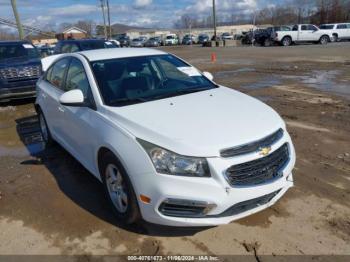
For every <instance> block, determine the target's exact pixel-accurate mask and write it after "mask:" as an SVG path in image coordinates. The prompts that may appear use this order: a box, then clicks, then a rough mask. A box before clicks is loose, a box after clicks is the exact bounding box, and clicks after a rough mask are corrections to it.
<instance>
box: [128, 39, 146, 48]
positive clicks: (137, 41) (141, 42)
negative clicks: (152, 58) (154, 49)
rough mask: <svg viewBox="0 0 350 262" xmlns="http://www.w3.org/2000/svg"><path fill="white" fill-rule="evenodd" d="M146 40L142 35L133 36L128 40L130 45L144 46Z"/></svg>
mask: <svg viewBox="0 0 350 262" xmlns="http://www.w3.org/2000/svg"><path fill="white" fill-rule="evenodd" d="M146 41H147V39H145V38H142V37H138V38H134V39H133V40H132V41H131V42H130V47H144V46H145V43H146Z"/></svg>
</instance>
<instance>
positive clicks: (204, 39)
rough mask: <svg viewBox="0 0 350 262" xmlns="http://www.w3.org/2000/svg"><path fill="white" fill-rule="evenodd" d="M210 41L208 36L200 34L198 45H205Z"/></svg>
mask: <svg viewBox="0 0 350 262" xmlns="http://www.w3.org/2000/svg"><path fill="white" fill-rule="evenodd" d="M209 41H210V37H209V36H208V35H207V34H200V35H199V36H198V44H200V45H203V44H205V43H207V42H209Z"/></svg>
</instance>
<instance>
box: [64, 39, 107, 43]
mask: <svg viewBox="0 0 350 262" xmlns="http://www.w3.org/2000/svg"><path fill="white" fill-rule="evenodd" d="M106 41H108V40H104V39H67V40H59V42H61V43H73V42H74V43H77V42H106Z"/></svg>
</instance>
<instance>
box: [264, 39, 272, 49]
mask: <svg viewBox="0 0 350 262" xmlns="http://www.w3.org/2000/svg"><path fill="white" fill-rule="evenodd" d="M271 45H272V43H271V40H270V39H268V38H266V39H265V41H264V46H265V47H270V46H271Z"/></svg>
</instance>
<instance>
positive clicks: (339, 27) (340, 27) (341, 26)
mask: <svg viewBox="0 0 350 262" xmlns="http://www.w3.org/2000/svg"><path fill="white" fill-rule="evenodd" d="M346 28H347V26H346V25H345V24H343V25H337V29H346Z"/></svg>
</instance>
